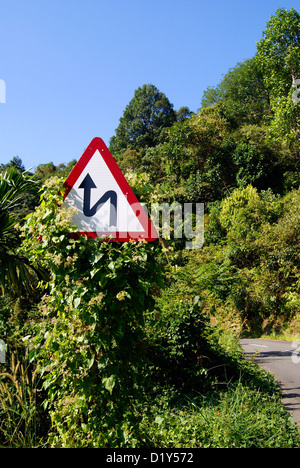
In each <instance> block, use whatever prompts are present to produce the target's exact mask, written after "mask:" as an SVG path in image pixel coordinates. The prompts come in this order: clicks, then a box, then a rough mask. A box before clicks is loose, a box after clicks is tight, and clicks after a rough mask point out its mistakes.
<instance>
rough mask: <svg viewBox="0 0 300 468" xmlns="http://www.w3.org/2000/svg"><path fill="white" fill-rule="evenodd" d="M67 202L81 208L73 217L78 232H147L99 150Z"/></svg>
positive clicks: (73, 188)
mask: <svg viewBox="0 0 300 468" xmlns="http://www.w3.org/2000/svg"><path fill="white" fill-rule="evenodd" d="M65 203H67V204H68V205H69V206H72V207H74V208H76V210H77V211H78V214H75V215H74V216H73V223H74V224H75V225H76V226H78V229H79V231H86V232H96V233H102V232H107V233H112V232H131V231H136V232H144V228H143V226H142V225H141V223H140V222H139V220H138V218H137V217H136V214H135V213H134V211H133V209H132V208H131V206H130V204H129V202H128V199H127V198H126V195H124V194H123V192H122V190H121V189H120V187H119V185H118V184H117V182H116V180H115V179H114V177H113V175H112V173H111V172H110V170H109V168H108V166H107V164H106V163H105V161H104V160H103V158H102V157H101V154H100V152H99V151H98V150H96V152H95V154H94V156H93V157H92V158H91V160H90V162H89V163H88V164H87V165H86V167H85V169H84V171H83V172H82V173H81V175H80V176H79V177H78V179H77V181H76V183H75V185H74V186H73V187H72V189H71V191H70V192H69V194H68V196H67V198H66V199H65Z"/></svg>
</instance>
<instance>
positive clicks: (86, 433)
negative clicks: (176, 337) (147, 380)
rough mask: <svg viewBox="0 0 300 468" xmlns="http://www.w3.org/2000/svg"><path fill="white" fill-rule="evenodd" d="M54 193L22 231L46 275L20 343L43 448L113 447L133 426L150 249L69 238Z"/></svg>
mask: <svg viewBox="0 0 300 468" xmlns="http://www.w3.org/2000/svg"><path fill="white" fill-rule="evenodd" d="M59 184H60V181H56V182H54V185H52V186H51V187H50V192H49V191H47V192H45V193H44V194H43V196H42V202H41V205H40V207H39V208H38V209H37V210H36V211H35V213H33V214H32V215H31V216H30V217H29V218H28V220H27V223H26V225H25V226H24V228H23V233H24V236H25V239H24V242H23V251H24V253H26V255H27V256H28V257H29V258H30V260H31V262H32V263H33V264H42V265H43V267H44V268H46V269H47V270H48V271H49V273H50V281H49V283H48V284H45V283H44V282H41V283H40V287H41V288H44V292H45V294H44V296H43V298H42V301H41V303H40V305H39V310H40V317H39V319H38V320H37V321H36V323H33V324H32V327H33V329H32V334H31V338H30V340H29V345H30V358H31V360H32V362H35V363H36V365H38V370H39V373H40V374H41V375H42V378H43V381H44V384H43V387H44V389H45V390H46V391H47V398H46V402H45V404H46V406H47V408H48V410H49V411H50V415H51V420H52V434H51V436H50V439H49V440H50V443H51V446H63V447H95V446H98V447H99V446H101V447H112V446H122V444H123V443H125V439H126V435H125V434H126V431H127V429H126V428H127V427H130V426H131V425H134V424H135V418H134V416H133V410H132V403H133V401H135V400H136V399H139V398H140V397H141V395H142V390H141V370H142V368H143V366H144V365H145V359H144V355H145V335H144V312H145V311H146V310H147V309H151V307H152V306H153V292H154V290H155V285H157V282H160V281H161V272H160V268H159V267H158V265H157V261H156V260H155V256H157V253H158V251H157V246H156V245H155V244H153V245H152V244H145V243H134V242H129V243H124V244H122V245H120V244H115V243H113V242H105V243H104V242H102V241H101V239H97V240H93V241H91V242H90V241H89V240H88V239H87V238H86V237H84V236H81V237H79V238H77V239H74V238H72V237H70V236H69V232H70V230H71V231H72V227H71V228H70V218H71V216H72V212H69V211H67V210H66V208H65V207H64V205H60V203H59V198H58V195H57V192H58V190H57V189H58V186H59ZM40 236H41V237H40Z"/></svg>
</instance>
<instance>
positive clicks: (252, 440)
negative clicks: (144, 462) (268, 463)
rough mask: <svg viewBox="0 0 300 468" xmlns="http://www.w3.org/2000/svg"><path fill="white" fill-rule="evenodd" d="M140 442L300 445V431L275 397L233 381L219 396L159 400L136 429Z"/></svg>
mask: <svg viewBox="0 0 300 468" xmlns="http://www.w3.org/2000/svg"><path fill="white" fill-rule="evenodd" d="M140 434H141V435H142V440H141V439H140V440H139V442H138V444H137V445H138V446H141V444H142V445H145V446H148V447H161V448H298V447H299V446H300V433H299V431H298V430H297V429H296V427H295V425H294V424H293V423H292V422H291V420H290V418H289V416H288V414H287V413H286V411H285V410H284V409H283V408H282V405H281V403H280V401H279V399H278V397H277V396H276V395H273V396H272V395H267V394H266V393H264V392H262V391H260V390H259V389H256V390H255V389H250V388H249V387H246V386H244V385H243V383H242V382H241V381H240V382H237V383H236V384H231V385H229V386H228V389H227V390H226V391H224V392H222V393H221V394H219V395H218V396H216V395H215V396H214V397H213V396H212V395H211V396H209V397H199V398H198V399H195V400H192V401H190V402H189V403H188V404H187V405H186V406H184V407H182V408H180V409H179V408H172V407H170V406H169V405H167V404H166V402H164V403H163V402H161V404H160V405H158V406H153V407H152V408H151V410H150V412H149V413H148V414H147V416H145V417H144V418H143V421H142V423H141V427H140Z"/></svg>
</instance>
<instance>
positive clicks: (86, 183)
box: [79, 174, 118, 226]
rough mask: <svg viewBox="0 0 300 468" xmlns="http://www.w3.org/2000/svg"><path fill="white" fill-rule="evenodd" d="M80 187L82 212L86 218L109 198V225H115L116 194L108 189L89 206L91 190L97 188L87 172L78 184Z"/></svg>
mask: <svg viewBox="0 0 300 468" xmlns="http://www.w3.org/2000/svg"><path fill="white" fill-rule="evenodd" d="M79 188H80V189H84V193H83V214H84V215H85V216H87V217H88V218H91V217H92V216H94V215H95V214H96V212H97V210H100V208H101V207H102V206H103V205H104V203H106V202H107V200H109V199H110V205H111V206H110V226H116V225H117V201H118V196H117V194H116V192H115V191H114V190H109V191H108V192H105V194H104V195H103V196H102V197H101V198H100V200H98V201H97V203H95V205H94V206H92V207H91V191H92V189H95V188H97V186H96V185H95V183H94V181H93V179H92V178H91V176H90V174H87V175H86V177H85V178H84V180H83V181H82V183H81V184H80V185H79Z"/></svg>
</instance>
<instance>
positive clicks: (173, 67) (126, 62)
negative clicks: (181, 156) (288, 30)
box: [0, 0, 300, 169]
mask: <svg viewBox="0 0 300 468" xmlns="http://www.w3.org/2000/svg"><path fill="white" fill-rule="evenodd" d="M299 6H300V5H299V0H297V1H289V0H251V2H250V1H246V0H205V1H204V0H151V1H149V0H148V1H146V0H5V1H4V0H0V22H1V26H0V44H1V47H0V50H1V54H0V56H1V60H0V79H1V80H4V81H5V84H6V103H1V104H0V129H1V130H0V132H1V133H0V134H1V138H0V163H6V162H8V161H9V160H10V159H11V158H12V157H13V156H17V155H18V156H19V157H20V158H21V159H22V161H23V163H24V165H25V167H26V168H27V169H28V168H31V167H34V166H37V165H39V164H45V163H48V162H50V161H52V162H54V164H56V165H57V164H60V163H68V162H69V161H71V160H72V159H74V158H75V159H78V158H79V157H80V156H81V154H82V153H83V151H84V149H85V148H86V147H87V145H88V144H89V143H90V141H91V140H92V139H93V138H94V137H96V136H99V137H101V138H102V139H103V140H104V141H105V143H106V144H107V145H108V144H109V140H110V138H111V137H112V136H113V135H114V133H115V129H116V128H117V126H118V123H119V119H120V117H121V116H122V114H123V111H124V109H125V107H126V105H127V104H128V103H129V101H130V100H131V99H132V97H133V95H134V91H135V90H136V89H137V88H138V87H139V86H142V85H143V84H145V83H152V84H154V85H155V86H157V88H158V89H159V90H160V91H162V92H164V93H165V94H166V96H167V97H168V99H169V100H170V102H171V103H172V104H173V105H174V108H175V109H176V110H178V109H179V108H180V107H182V106H188V107H189V108H190V109H191V110H192V111H197V109H198V108H199V107H200V105H201V99H202V95H203V91H204V90H205V89H206V88H207V87H208V86H215V85H216V84H218V83H219V82H220V80H221V79H222V75H223V74H225V73H226V72H227V71H228V70H229V68H231V67H234V66H235V65H236V64H237V63H238V62H240V61H242V60H244V59H246V58H251V57H253V56H254V54H255V51H256V43H257V42H258V41H259V39H260V38H261V35H262V31H263V30H264V29H265V27H266V23H267V21H268V20H269V19H270V16H271V15H272V14H275V12H276V9H277V8H279V7H285V8H287V9H290V8H291V7H294V8H295V9H297V10H298V11H299V10H300V8H299Z"/></svg>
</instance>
